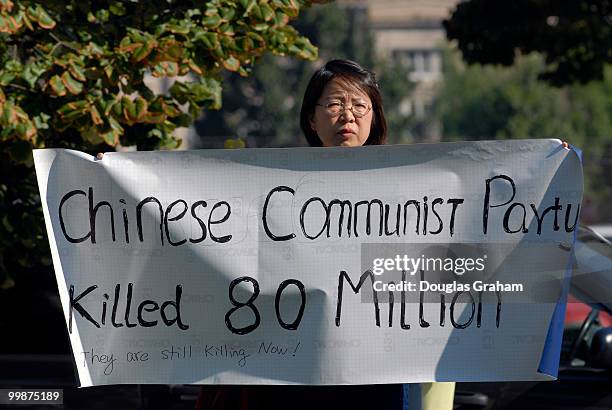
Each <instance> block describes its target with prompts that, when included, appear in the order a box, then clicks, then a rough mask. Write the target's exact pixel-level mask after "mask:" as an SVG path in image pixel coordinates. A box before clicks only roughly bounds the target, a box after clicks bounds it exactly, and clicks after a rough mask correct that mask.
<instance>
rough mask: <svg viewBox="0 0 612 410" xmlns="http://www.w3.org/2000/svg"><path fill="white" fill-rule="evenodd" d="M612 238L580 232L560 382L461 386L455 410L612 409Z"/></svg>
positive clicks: (607, 234) (609, 234)
mask: <svg viewBox="0 0 612 410" xmlns="http://www.w3.org/2000/svg"><path fill="white" fill-rule="evenodd" d="M608 226H610V225H608ZM610 237H612V230H609V231H604V234H602V233H600V232H598V231H597V229H596V228H595V229H593V228H589V227H581V229H580V231H579V232H578V241H577V243H576V247H575V252H576V253H575V254H576V263H575V266H574V269H573V272H572V282H571V287H570V296H569V299H568V305H567V310H566V317H565V329H564V334H563V344H562V352H561V362H560V367H559V375H558V380H557V381H552V382H550V381H546V382H505V383H457V387H456V394H455V409H460V410H468V409H487V410H490V409H491V410H492V409H525V408H538V409H555V410H563V409H611V408H612V316H611V314H612V243H611V242H610V239H611V238H610Z"/></svg>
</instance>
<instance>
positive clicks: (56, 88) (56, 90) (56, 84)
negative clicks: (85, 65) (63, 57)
mask: <svg viewBox="0 0 612 410" xmlns="http://www.w3.org/2000/svg"><path fill="white" fill-rule="evenodd" d="M49 86H50V87H51V90H52V91H53V94H55V95H57V96H59V97H62V96H64V95H66V87H65V86H64V83H63V82H62V79H61V78H60V76H58V75H54V76H53V77H51V79H50V80H49Z"/></svg>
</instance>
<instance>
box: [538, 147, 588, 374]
mask: <svg viewBox="0 0 612 410" xmlns="http://www.w3.org/2000/svg"><path fill="white" fill-rule="evenodd" d="M570 149H571V150H573V151H574V152H576V155H578V159H580V163H581V164H582V151H581V150H580V149H579V148H577V147H575V146H573V145H571V144H570ZM577 234H578V227H576V229H575V230H574V237H573V239H572V253H571V255H570V258H569V260H568V262H567V267H566V268H565V276H564V278H563V289H562V292H561V296H560V297H559V300H558V301H557V305H556V306H555V311H554V312H553V316H552V319H551V320H550V324H549V325H548V333H547V334H546V342H545V343H544V350H543V351H542V357H541V358H540V364H539V365H538V372H539V373H544V374H548V375H551V376H553V377H557V375H558V373H559V358H560V357H561V341H562V340H563V324H564V322H565V309H566V307H567V295H568V293H569V288H570V283H571V277H572V275H571V274H572V262H573V260H574V251H573V249H574V244H575V243H576V236H577Z"/></svg>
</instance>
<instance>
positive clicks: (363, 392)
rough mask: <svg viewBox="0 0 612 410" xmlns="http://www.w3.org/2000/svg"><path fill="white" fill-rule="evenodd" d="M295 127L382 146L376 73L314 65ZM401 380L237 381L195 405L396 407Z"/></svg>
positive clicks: (332, 139) (205, 393)
mask: <svg viewBox="0 0 612 410" xmlns="http://www.w3.org/2000/svg"><path fill="white" fill-rule="evenodd" d="M300 127H301V128H302V131H303V133H304V135H305V136H306V140H307V141H308V144H310V146H312V147H338V146H344V147H358V146H362V145H382V144H384V143H385V142H386V139H387V123H386V120H385V115H384V111H383V107H382V97H381V95H380V91H379V89H378V83H377V82H376V76H375V74H374V73H372V72H371V71H368V70H366V69H364V68H362V67H361V66H360V65H359V64H357V63H355V62H353V61H348V60H332V61H329V62H328V63H327V64H325V65H324V66H323V67H321V68H320V69H319V70H317V71H316V72H315V73H314V75H313V76H312V78H311V79H310V82H309V83H308V86H307V87H306V92H305V93H304V99H303V102H302V109H301V112H300ZM402 398H403V388H402V385H401V384H399V385H373V386H242V387H238V386H235V387H229V386H224V387H215V386H207V387H204V388H203V389H202V393H201V394H200V397H199V400H198V406H197V408H198V409H221V408H225V409H249V410H253V409H266V410H268V409H310V410H312V409H316V408H325V409H328V408H329V409H341V408H347V409H351V410H360V409H363V410H365V409H368V410H369V409H377V410H378V409H381V410H386V409H389V410H399V409H401V408H402Z"/></svg>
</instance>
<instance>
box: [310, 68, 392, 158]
mask: <svg viewBox="0 0 612 410" xmlns="http://www.w3.org/2000/svg"><path fill="white" fill-rule="evenodd" d="M300 127H301V128H302V132H303V133H304V135H305V136H306V140H307V141H308V143H309V144H310V146H312V147H334V146H345V147H357V146H362V145H382V144H385V143H386V141H387V122H386V120H385V114H384V111H383V106H382V97H381V95H380V91H379V89H378V83H377V82H376V76H375V75H374V73H372V72H371V71H368V70H366V69H364V68H362V67H361V66H360V65H359V64H357V63H355V62H353V61H349V60H332V61H329V62H328V63H327V64H325V65H324V66H323V67H321V68H320V69H319V70H318V71H317V72H315V74H314V75H313V76H312V78H311V79H310V82H309V83H308V86H307V87H306V92H305V93H304V100H303V102H302V109H301V112H300Z"/></svg>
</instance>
